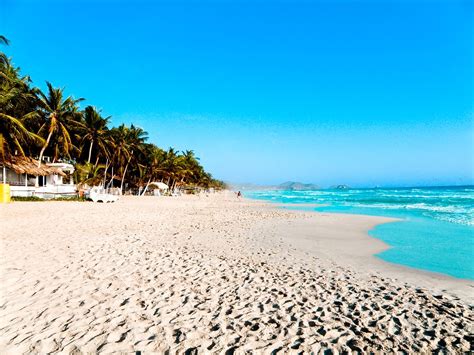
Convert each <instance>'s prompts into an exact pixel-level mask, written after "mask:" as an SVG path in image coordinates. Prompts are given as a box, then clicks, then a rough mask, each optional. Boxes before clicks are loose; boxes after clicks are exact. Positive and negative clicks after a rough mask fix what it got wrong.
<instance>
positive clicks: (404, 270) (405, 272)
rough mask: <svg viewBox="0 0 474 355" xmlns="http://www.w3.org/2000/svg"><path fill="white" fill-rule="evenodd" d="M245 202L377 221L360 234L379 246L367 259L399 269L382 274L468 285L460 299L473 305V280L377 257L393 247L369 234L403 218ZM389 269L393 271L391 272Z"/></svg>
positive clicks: (313, 205)
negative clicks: (413, 276)
mask: <svg viewBox="0 0 474 355" xmlns="http://www.w3.org/2000/svg"><path fill="white" fill-rule="evenodd" d="M247 201H249V202H250V203H251V202H252V201H259V202H263V203H267V204H268V205H269V206H270V207H273V208H284V209H285V210H290V211H294V212H303V213H315V214H320V215H323V214H331V215H341V216H347V215H350V216H360V217H364V218H374V219H378V220H379V221H375V220H374V221H373V224H372V225H370V227H369V228H367V229H366V230H365V231H362V232H363V233H365V234H366V236H367V237H368V238H370V239H371V240H373V241H374V246H375V244H377V245H379V249H374V250H373V252H372V254H370V255H367V257H369V258H370V257H372V258H375V259H376V260H377V261H381V262H382V263H384V264H387V265H391V266H393V267H395V268H398V269H399V270H395V269H394V268H387V267H383V266H382V267H379V268H380V269H381V270H382V271H383V272H391V274H392V275H393V276H394V277H395V276H397V272H399V273H400V275H399V276H403V277H408V278H412V277H411V275H410V274H412V273H417V274H418V275H419V276H421V277H423V278H426V277H427V278H429V279H433V280H429V281H432V282H425V281H426V280H424V279H423V280H421V281H422V282H423V283H425V284H426V286H427V287H433V286H435V285H434V284H433V282H434V281H439V280H443V281H447V282H448V284H449V286H450V287H449V288H450V289H451V288H452V287H454V290H453V291H454V292H456V293H457V292H458V291H459V290H456V283H457V282H461V283H464V284H465V283H470V284H471V286H470V287H472V288H473V289H472V290H471V289H470V288H467V289H465V290H461V293H460V294H461V295H462V297H464V298H465V299H466V300H468V301H469V302H471V303H474V280H473V279H469V278H462V277H457V276H452V275H448V274H444V273H441V272H436V271H431V270H425V269H420V268H417V267H412V266H408V265H404V264H400V263H396V262H391V261H388V260H385V259H383V258H382V257H379V256H378V255H377V254H379V253H382V252H384V251H386V250H389V249H391V248H395V246H392V245H390V244H388V243H387V242H385V241H383V240H382V239H381V238H378V237H375V236H372V235H371V234H370V232H371V231H372V230H374V229H375V228H376V227H377V226H379V225H382V224H387V223H398V222H407V220H406V219H404V218H399V217H386V216H378V215H373V214H359V213H339V212H327V211H317V210H303V209H294V207H300V206H301V207H324V206H327V205H324V204H315V203H302V204H298V203H288V204H287V203H278V202H271V201H266V200H259V199H252V198H247ZM285 207H289V208H285ZM360 266H363V265H358V267H360ZM391 269H393V270H391ZM435 287H436V286H435ZM443 291H444V290H443Z"/></svg>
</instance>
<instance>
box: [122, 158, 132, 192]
mask: <svg viewBox="0 0 474 355" xmlns="http://www.w3.org/2000/svg"><path fill="white" fill-rule="evenodd" d="M128 164H130V159H129V160H128V162H127V165H125V170H124V171H123V175H122V182H121V183H120V191H122V194H123V181H124V180H125V174H126V173H127V169H128Z"/></svg>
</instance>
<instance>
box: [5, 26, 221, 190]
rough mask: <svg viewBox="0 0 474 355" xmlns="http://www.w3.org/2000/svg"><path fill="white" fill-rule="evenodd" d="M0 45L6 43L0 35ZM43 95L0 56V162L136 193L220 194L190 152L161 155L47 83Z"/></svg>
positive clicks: (142, 137)
mask: <svg viewBox="0 0 474 355" xmlns="http://www.w3.org/2000/svg"><path fill="white" fill-rule="evenodd" d="M0 44H5V45H8V44H9V41H8V40H7V39H6V38H5V37H3V36H1V35H0ZM46 84H47V92H46V93H43V92H42V91H41V90H40V89H38V88H36V87H33V86H32V85H31V80H30V78H29V77H28V76H21V75H20V69H19V68H16V67H14V66H13V65H12V63H11V60H10V59H9V58H7V56H6V55H5V54H4V53H2V52H0V159H7V158H8V157H9V156H11V155H26V156H31V157H35V158H39V160H40V161H41V159H42V157H43V156H47V157H50V158H52V160H53V162H55V161H69V162H71V163H73V164H74V165H75V166H76V172H75V174H74V178H75V181H76V182H79V183H82V184H88V185H98V184H102V183H105V184H106V185H111V184H114V186H117V185H120V186H121V187H122V188H124V187H125V186H128V187H130V188H136V187H139V186H142V187H144V186H147V184H148V183H149V182H151V181H163V182H165V183H166V184H168V185H169V186H170V188H174V187H190V188H194V187H201V188H216V189H222V188H224V187H225V185H224V183H223V182H222V181H219V180H216V179H214V178H213V177H212V175H211V174H210V173H208V172H206V171H205V170H204V168H203V167H202V165H201V164H200V162H199V158H197V157H196V156H195V154H194V152H193V151H192V150H187V151H184V152H179V151H177V150H175V149H174V148H169V149H168V150H163V149H161V148H159V147H157V146H156V145H154V144H151V143H147V140H148V133H147V132H146V131H144V130H143V129H142V128H140V127H137V126H135V125H133V124H132V125H130V126H126V125H124V124H122V125H120V126H118V127H109V122H110V117H103V116H102V115H101V112H100V110H98V109H96V108H95V107H93V106H90V105H89V106H87V107H85V109H84V110H81V109H80V107H79V104H80V102H81V101H82V100H83V99H74V98H73V97H71V96H66V95H65V94H64V89H62V88H55V87H54V86H53V85H52V84H51V83H49V82H47V83H46Z"/></svg>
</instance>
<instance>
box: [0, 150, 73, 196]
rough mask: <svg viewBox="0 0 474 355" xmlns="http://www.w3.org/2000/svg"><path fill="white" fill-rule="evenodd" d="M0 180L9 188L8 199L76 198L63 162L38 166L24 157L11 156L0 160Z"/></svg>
mask: <svg viewBox="0 0 474 355" xmlns="http://www.w3.org/2000/svg"><path fill="white" fill-rule="evenodd" d="M0 166H1V167H2V169H1V170H0V181H1V182H2V183H4V184H9V185H10V192H11V196H23V197H29V196H37V197H40V198H55V197H63V196H76V194H77V190H76V186H75V184H74V181H73V178H72V173H73V172H74V167H73V166H72V165H71V164H67V163H42V164H41V166H40V167H38V161H37V160H35V159H32V158H28V157H20V156H13V157H10V158H8V159H5V160H4V161H0Z"/></svg>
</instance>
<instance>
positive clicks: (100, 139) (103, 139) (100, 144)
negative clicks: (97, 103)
mask: <svg viewBox="0 0 474 355" xmlns="http://www.w3.org/2000/svg"><path fill="white" fill-rule="evenodd" d="M109 119H110V116H109V117H105V118H103V117H102V116H101V115H100V112H99V111H97V109H96V108H94V107H93V106H87V107H86V108H85V110H84V114H83V119H82V120H81V122H80V123H79V133H80V135H81V137H82V139H81V143H82V144H84V143H85V142H86V141H89V154H88V156H87V163H90V162H91V157H92V148H93V146H94V144H95V145H96V146H97V148H98V150H99V152H102V153H104V155H105V154H106V152H107V146H108V145H109V141H108V138H109V135H108V134H107V133H108V128H107V124H108V123H109ZM97 157H98V156H97Z"/></svg>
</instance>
